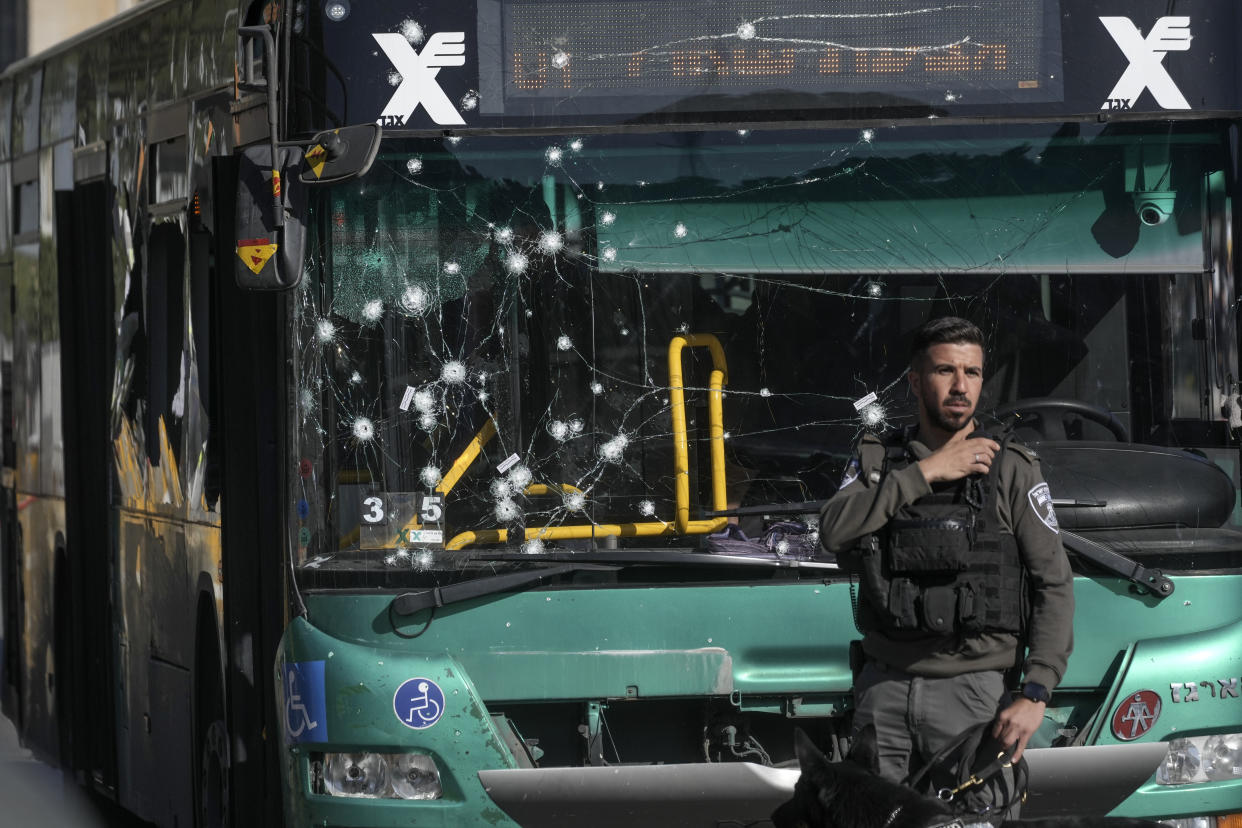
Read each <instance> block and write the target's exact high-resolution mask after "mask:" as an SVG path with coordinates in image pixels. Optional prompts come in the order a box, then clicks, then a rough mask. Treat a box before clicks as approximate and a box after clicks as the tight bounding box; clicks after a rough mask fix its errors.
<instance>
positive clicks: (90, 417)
mask: <svg viewBox="0 0 1242 828" xmlns="http://www.w3.org/2000/svg"><path fill="white" fill-rule="evenodd" d="M107 157H108V155H107V147H106V146H105V145H103V144H95V145H92V146H87V147H82V148H79V149H77V150H76V151H75V152H74V164H73V168H74V178H73V184H72V189H71V190H60V191H57V192H56V193H55V200H54V210H55V220H56V240H57V245H56V246H57V251H56V252H57V257H56V260H57V263H58V267H57V279H58V282H59V292H60V295H61V296H62V297H73V301H62V302H61V303H60V329H61V335H62V348H63V349H64V359H63V361H62V374H61V382H62V394H63V399H64V404H65V410H66V411H67V412H72V416H69V417H67V418H66V419H65V432H64V440H65V529H66V531H65V534H66V556H65V560H66V563H67V569H68V573H67V582H68V583H67V584H66V593H67V598H68V601H67V605H66V606H65V607H63V608H60V612H61V613H62V615H63V617H64V618H65V619H66V620H67V622H68V628H69V630H70V633H69V635H68V636H67V638H68V642H67V643H68V650H69V651H68V653H67V654H65V655H64V656H62V659H63V660H62V662H61V663H62V665H63V668H64V669H65V670H66V671H67V673H68V674H67V675H66V676H64V677H62V680H61V681H62V683H64V682H67V684H65V686H72V687H74V692H73V693H71V694H67V695H66V696H65V697H64V701H65V703H66V704H65V706H63V707H62V709H61V710H60V717H61V722H60V726H61V733H62V734H68V740H69V741H68V744H67V745H65V747H68V749H69V750H68V753H64V752H62V755H61V761H62V763H63V764H64V765H65V767H66V768H71V769H73V770H75V771H77V772H78V773H79V778H80V781H83V782H85V783H87V784H91V785H93V786H95V787H97V788H99V789H101V790H104V791H113V790H115V786H116V720H115V717H114V715H113V711H114V704H113V702H114V699H113V686H114V682H113V678H112V676H113V647H112V631H113V627H114V625H113V619H112V617H111V610H110V607H111V601H110V593H111V589H112V577H113V567H112V565H113V560H114V557H115V555H114V550H113V533H112V531H111V528H110V527H111V520H110V517H109V514H110V508H109V496H108V493H109V492H110V491H111V488H112V487H111V480H110V475H111V473H112V468H113V463H112V459H111V457H112V448H111V442H112V441H111V427H110V423H111V413H110V412H111V397H112V377H113V366H112V355H113V353H114V352H115V343H114V340H115V330H114V328H113V325H112V308H113V303H114V299H113V279H112V250H111V240H112V221H111V216H112V214H113V211H112V191H111V189H110V186H109V183H108V181H107V178H106V171H107Z"/></svg>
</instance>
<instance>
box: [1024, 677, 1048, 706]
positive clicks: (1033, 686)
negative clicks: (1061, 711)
mask: <svg viewBox="0 0 1242 828" xmlns="http://www.w3.org/2000/svg"><path fill="white" fill-rule="evenodd" d="M1022 696H1023V697H1024V698H1028V699H1030V700H1031V701H1034V702H1043V703H1044V704H1047V703H1048V702H1049V701H1051V700H1052V694H1051V693H1049V692H1048V688H1047V687H1044V686H1043V685H1042V684H1037V683H1035V682H1033V681H1028V682H1027V683H1026V684H1024V685H1022Z"/></svg>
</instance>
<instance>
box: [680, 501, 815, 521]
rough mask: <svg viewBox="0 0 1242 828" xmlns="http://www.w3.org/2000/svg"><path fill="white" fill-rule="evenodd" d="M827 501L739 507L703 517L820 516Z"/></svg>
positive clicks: (721, 510) (709, 513) (704, 514)
mask: <svg viewBox="0 0 1242 828" xmlns="http://www.w3.org/2000/svg"><path fill="white" fill-rule="evenodd" d="M827 502H828V501H827V500H806V501H803V502H802V503H761V504H759V505H758V506H739V507H738V508H736V509H717V510H709V511H705V512H703V517H706V518H714V517H745V516H747V515H809V514H818V513H819V510H820V509H822V508H824V504H825V503H827Z"/></svg>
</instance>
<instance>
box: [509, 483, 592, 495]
mask: <svg viewBox="0 0 1242 828" xmlns="http://www.w3.org/2000/svg"><path fill="white" fill-rule="evenodd" d="M556 487H557V489H559V490H560V491H559V492H558V491H556V490H555V489H553V487H552V486H547V485H544V484H543V483H531V484H530V485H529V486H527V487H526V488H525V489H523V490H522V493H523V494H528V495H531V496H532V497H538V496H541V495H550V494H582V489H579V488H578V487H577V486H571V485H569V484H568V483H558V484H556Z"/></svg>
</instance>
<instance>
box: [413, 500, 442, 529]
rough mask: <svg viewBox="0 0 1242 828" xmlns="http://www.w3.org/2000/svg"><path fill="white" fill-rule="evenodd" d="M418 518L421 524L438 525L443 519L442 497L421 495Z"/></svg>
mask: <svg viewBox="0 0 1242 828" xmlns="http://www.w3.org/2000/svg"><path fill="white" fill-rule="evenodd" d="M418 517H419V518H420V519H421V520H422V522H423V523H439V522H440V520H441V519H442V518H443V517H444V495H423V499H422V502H421V504H420V505H419V507H418Z"/></svg>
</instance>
